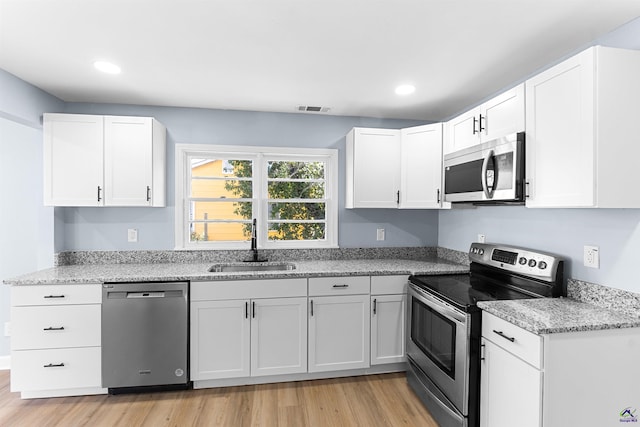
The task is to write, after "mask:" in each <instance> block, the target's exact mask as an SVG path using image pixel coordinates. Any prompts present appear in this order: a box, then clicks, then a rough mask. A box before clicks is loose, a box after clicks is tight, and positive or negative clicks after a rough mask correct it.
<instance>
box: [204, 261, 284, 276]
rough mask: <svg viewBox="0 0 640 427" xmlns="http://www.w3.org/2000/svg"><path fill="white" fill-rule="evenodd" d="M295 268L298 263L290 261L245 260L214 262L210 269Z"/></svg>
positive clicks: (226, 270)
mask: <svg viewBox="0 0 640 427" xmlns="http://www.w3.org/2000/svg"><path fill="white" fill-rule="evenodd" d="M295 269H296V265H295V264H292V263H290V262H243V263H228V264H214V265H212V266H211V267H210V268H209V271H210V272H212V273H231V272H242V271H247V272H251V271H280V270H295Z"/></svg>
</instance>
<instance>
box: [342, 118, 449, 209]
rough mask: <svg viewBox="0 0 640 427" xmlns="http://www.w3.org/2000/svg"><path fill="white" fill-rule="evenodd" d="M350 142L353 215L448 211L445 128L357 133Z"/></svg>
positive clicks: (349, 204) (350, 135) (350, 136)
mask: <svg viewBox="0 0 640 427" xmlns="http://www.w3.org/2000/svg"><path fill="white" fill-rule="evenodd" d="M346 141H347V150H346V152H347V155H346V161H347V166H346V186H347V188H346V192H345V194H346V203H345V207H346V208H347V209H351V208H401V209H424V208H440V207H441V206H442V203H441V200H442V197H441V196H442V124H441V123H436V124H432V125H425V126H416V127H412V128H406V129H400V130H398V129H371V128H353V129H352V130H351V131H350V132H349V133H348V134H347V138H346Z"/></svg>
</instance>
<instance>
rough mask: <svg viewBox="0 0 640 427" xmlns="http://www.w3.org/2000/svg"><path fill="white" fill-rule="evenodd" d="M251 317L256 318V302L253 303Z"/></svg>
mask: <svg viewBox="0 0 640 427" xmlns="http://www.w3.org/2000/svg"><path fill="white" fill-rule="evenodd" d="M251 317H253V318H254V319H255V318H256V302H255V301H253V302H252V303H251Z"/></svg>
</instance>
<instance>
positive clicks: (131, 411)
mask: <svg viewBox="0 0 640 427" xmlns="http://www.w3.org/2000/svg"><path fill="white" fill-rule="evenodd" d="M9 389H10V387H9V371H0V426H3V427H7V426H29V427H31V426H38V427H44V426H65V427H66V426H92V427H93V426H127V427H129V426H153V427H160V426H232V427H241V426H294V427H302V426H314V427H316V426H317V427H330V426H366V427H371V426H425V427H437V424H436V423H435V422H434V421H433V419H432V418H431V416H430V415H429V412H427V410H426V409H425V408H424V407H423V406H422V404H421V402H420V401H419V400H418V398H417V397H416V396H415V395H414V394H413V392H412V391H411V390H410V389H409V386H408V385H407V382H406V379H405V376H404V374H400V373H398V374H383V375H369V376H364V377H352V378H340V379H331V380H315V381H301V382H292V383H280V384H265V385H256V386H244V387H229V388H217V389H204V390H188V391H177V392H163V393H148V394H128V395H116V396H107V395H102V396H84V397H61V398H52V399H31V400H22V399H20V395H19V394H18V393H11V392H9Z"/></svg>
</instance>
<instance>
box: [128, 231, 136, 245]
mask: <svg viewBox="0 0 640 427" xmlns="http://www.w3.org/2000/svg"><path fill="white" fill-rule="evenodd" d="M127 241H128V242H130V243H136V242H137V241H138V229H137V228H130V229H128V230H127Z"/></svg>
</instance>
